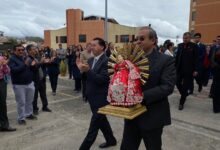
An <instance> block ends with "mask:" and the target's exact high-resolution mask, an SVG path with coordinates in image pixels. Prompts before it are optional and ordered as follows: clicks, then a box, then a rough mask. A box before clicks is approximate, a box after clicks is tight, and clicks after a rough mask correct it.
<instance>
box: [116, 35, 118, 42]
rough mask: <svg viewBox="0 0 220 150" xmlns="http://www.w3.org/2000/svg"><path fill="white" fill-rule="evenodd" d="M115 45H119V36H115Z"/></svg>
mask: <svg viewBox="0 0 220 150" xmlns="http://www.w3.org/2000/svg"><path fill="white" fill-rule="evenodd" d="M115 43H118V35H116V36H115Z"/></svg>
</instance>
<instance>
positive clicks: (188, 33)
mask: <svg viewBox="0 0 220 150" xmlns="http://www.w3.org/2000/svg"><path fill="white" fill-rule="evenodd" d="M186 35H189V36H190V37H192V34H191V33H190V32H185V33H183V36H186Z"/></svg>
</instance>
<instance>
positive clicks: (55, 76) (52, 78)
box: [49, 74, 58, 92]
mask: <svg viewBox="0 0 220 150" xmlns="http://www.w3.org/2000/svg"><path fill="white" fill-rule="evenodd" d="M49 79H50V84H51V88H52V91H53V92H56V90H57V81H58V74H49Z"/></svg>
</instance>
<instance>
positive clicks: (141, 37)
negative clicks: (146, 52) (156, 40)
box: [135, 36, 145, 41]
mask: <svg viewBox="0 0 220 150" xmlns="http://www.w3.org/2000/svg"><path fill="white" fill-rule="evenodd" d="M138 40H139V41H144V40H145V38H144V37H143V36H137V37H136V38H135V41H138Z"/></svg>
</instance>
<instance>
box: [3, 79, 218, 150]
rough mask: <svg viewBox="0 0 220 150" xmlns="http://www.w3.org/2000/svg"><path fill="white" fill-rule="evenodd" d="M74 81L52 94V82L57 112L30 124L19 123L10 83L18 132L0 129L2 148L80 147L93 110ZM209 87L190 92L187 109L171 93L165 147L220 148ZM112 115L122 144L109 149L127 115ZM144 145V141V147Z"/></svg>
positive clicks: (73, 149)
mask: <svg viewBox="0 0 220 150" xmlns="http://www.w3.org/2000/svg"><path fill="white" fill-rule="evenodd" d="M73 82H74V81H72V80H69V79H65V78H63V79H61V80H59V86H58V91H57V95H56V96H52V93H51V90H50V86H49V84H48V86H47V87H48V90H47V95H48V99H49V107H50V108H51V109H52V110H53V112H52V113H46V112H40V114H39V116H38V120H36V121H27V125H26V126H19V125H17V123H16V103H15V100H14V94H13V91H12V89H11V86H10V85H9V87H8V117H9V120H10V123H11V125H12V126H13V127H16V128H17V132H14V133H0V150H77V149H78V148H79V146H80V144H81V142H82V141H83V139H84V137H85V135H86V133H87V130H88V126H89V122H90V117H91V112H90V109H89V105H88V103H84V102H83V101H82V98H81V94H76V93H74V92H73ZM209 87H210V86H209ZM209 87H207V88H205V89H204V90H203V91H202V93H201V94H198V93H197V92H195V94H194V95H192V96H189V97H188V101H187V102H186V105H185V109H184V110H183V111H178V110H177V107H178V102H179V94H178V92H177V91H176V90H175V91H174V93H173V94H172V95H171V96H170V106H171V113H172V125H171V126H168V127H166V128H165V129H164V134H163V149H164V150H219V149H220V114H214V113H213V112H212V101H211V99H209V98H208V97H207V95H208V91H209ZM39 106H41V103H40V101H39ZM108 118H109V121H110V124H111V126H112V128H113V131H114V134H115V136H116V137H117V140H118V145H117V146H116V147H112V148H109V150H118V149H119V147H120V143H121V139H122V131H123V119H120V118H115V117H108ZM102 142H104V138H103V136H102V134H101V132H100V133H99V136H98V138H97V140H96V142H95V144H94V145H93V147H92V149H93V150H97V149H99V148H98V145H99V144H100V143H102ZM144 149H145V148H144V144H143V143H142V144H141V147H140V150H144Z"/></svg>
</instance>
